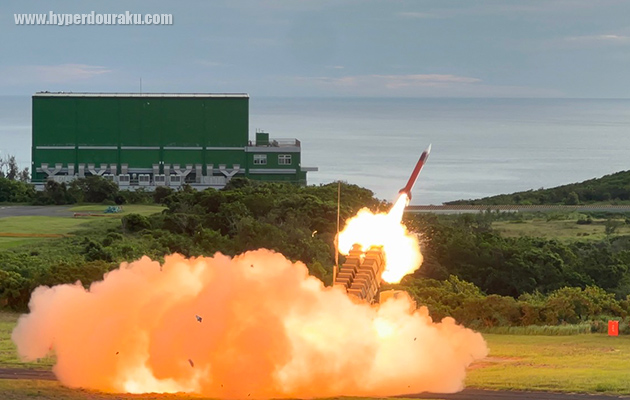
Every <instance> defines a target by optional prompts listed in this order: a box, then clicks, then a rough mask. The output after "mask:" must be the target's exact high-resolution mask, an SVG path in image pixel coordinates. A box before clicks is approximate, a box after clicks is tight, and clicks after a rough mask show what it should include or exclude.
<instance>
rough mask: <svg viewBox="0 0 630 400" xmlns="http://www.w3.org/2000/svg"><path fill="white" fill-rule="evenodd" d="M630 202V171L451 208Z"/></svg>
mask: <svg viewBox="0 0 630 400" xmlns="http://www.w3.org/2000/svg"><path fill="white" fill-rule="evenodd" d="M628 200H630V171H621V172H617V173H614V174H611V175H605V176H603V177H601V178H596V179H589V180H587V181H584V182H579V183H571V184H569V185H563V186H558V187H554V188H550V189H538V190H527V191H524V192H516V193H512V194H501V195H498V196H490V197H484V198H481V199H477V200H457V201H450V202H447V203H444V204H447V205H545V204H546V205H554V204H555V205H560V204H563V205H578V204H591V203H598V202H608V203H612V202H627V201H628Z"/></svg>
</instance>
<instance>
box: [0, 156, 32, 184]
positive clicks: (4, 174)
mask: <svg viewBox="0 0 630 400" xmlns="http://www.w3.org/2000/svg"><path fill="white" fill-rule="evenodd" d="M29 177H30V174H29V171H28V168H24V169H23V170H22V171H20V168H19V166H18V164H17V160H16V159H15V156H12V155H7V156H6V157H4V158H2V157H0V178H7V179H9V180H11V181H17V180H19V181H22V182H27V181H28V179H29Z"/></svg>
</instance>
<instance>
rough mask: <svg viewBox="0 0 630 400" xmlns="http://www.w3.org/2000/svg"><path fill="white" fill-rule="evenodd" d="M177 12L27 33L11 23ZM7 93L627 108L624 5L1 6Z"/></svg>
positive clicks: (588, 1) (359, 1)
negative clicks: (514, 101) (139, 21)
mask: <svg viewBox="0 0 630 400" xmlns="http://www.w3.org/2000/svg"><path fill="white" fill-rule="evenodd" d="M49 11H53V12H55V13H89V12H91V11H95V12H96V13H124V12H125V11H130V12H132V13H142V14H145V13H151V14H154V13H160V14H161V13H171V14H172V15H173V25H168V26H118V25H111V26H96V25H87V26H76V25H74V26H26V25H16V24H15V21H14V13H48V12H49ZM0 38H1V39H0V95H4V94H23V95H30V94H32V93H33V92H35V91H40V90H49V91H107V92H116V91H119V92H133V91H138V90H139V80H140V78H142V82H143V90H144V91H145V92H247V93H249V94H250V95H252V96H394V97H399V96H411V97H426V96H447V97H460V96H465V97H596V98H613V97H623V98H625V97H628V95H629V89H630V73H629V71H630V1H626V0H597V1H595V0H540V1H498V0H497V1H472V0H461V1H448V0H435V1H422V0H409V1H396V0H387V1H370V0H356V1H354V0H331V1H325V0H317V1H310V0H284V1H283V0H278V1H264V0H262V1H258V0H256V1H254V0H252V1H240V0H217V1H215V0H207V1H193V0H187V1H165V0H152V1H138V0H135V1H134V0H108V1H94V2H92V1H80V2H79V1H64V0H57V1H50V0H47V1H44V0H41V1H31V0H28V1H27V0H1V1H0Z"/></svg>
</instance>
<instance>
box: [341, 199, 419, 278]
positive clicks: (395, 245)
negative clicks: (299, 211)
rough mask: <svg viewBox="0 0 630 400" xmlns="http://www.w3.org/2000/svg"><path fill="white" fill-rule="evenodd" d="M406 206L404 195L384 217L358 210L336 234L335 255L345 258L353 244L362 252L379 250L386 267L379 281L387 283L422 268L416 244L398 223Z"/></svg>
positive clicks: (413, 238)
mask: <svg viewBox="0 0 630 400" xmlns="http://www.w3.org/2000/svg"><path fill="white" fill-rule="evenodd" d="M408 202H409V199H408V198H407V195H406V194H402V195H401V196H400V197H398V200H396V203H395V204H394V206H393V207H392V209H391V210H390V211H389V212H388V213H379V214H374V213H372V212H371V211H370V210H368V209H367V208H364V209H362V210H360V211H359V212H358V213H357V215H356V216H354V217H352V218H350V219H349V220H348V221H347V222H346V226H345V228H344V229H343V231H342V232H341V233H340V234H339V252H340V253H342V254H348V252H349V251H350V250H351V249H352V246H353V245H354V244H360V245H361V247H362V248H363V250H367V249H369V248H370V247H371V246H383V251H384V252H385V264H386V266H385V271H384V272H383V275H382V277H381V278H382V279H383V280H384V281H385V282H389V283H397V282H400V280H401V279H402V278H403V277H404V276H405V275H407V274H410V273H412V272H413V271H415V270H417V269H418V268H419V267H420V264H422V254H421V253H420V246H419V245H418V240H417V238H416V237H415V236H414V235H412V234H410V233H409V232H407V228H406V227H405V226H404V225H403V224H402V223H401V221H402V216H403V212H404V211H405V207H407V203H408Z"/></svg>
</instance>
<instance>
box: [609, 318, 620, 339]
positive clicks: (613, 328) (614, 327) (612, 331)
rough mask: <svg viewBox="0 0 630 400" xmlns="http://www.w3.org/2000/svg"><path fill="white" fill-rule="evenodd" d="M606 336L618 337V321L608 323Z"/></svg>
mask: <svg viewBox="0 0 630 400" xmlns="http://www.w3.org/2000/svg"><path fill="white" fill-rule="evenodd" d="M608 336H619V321H608Z"/></svg>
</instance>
